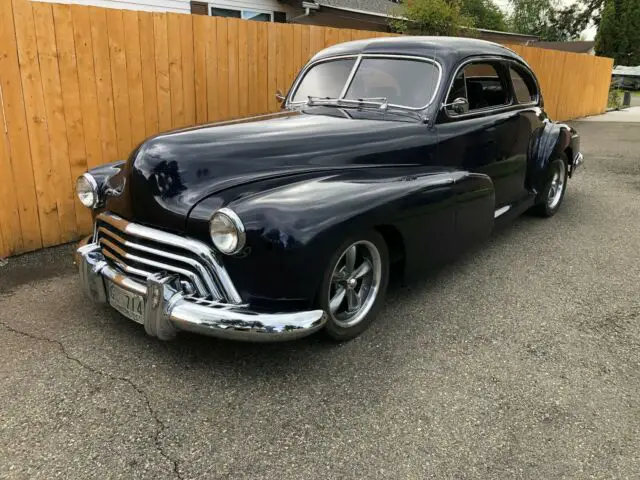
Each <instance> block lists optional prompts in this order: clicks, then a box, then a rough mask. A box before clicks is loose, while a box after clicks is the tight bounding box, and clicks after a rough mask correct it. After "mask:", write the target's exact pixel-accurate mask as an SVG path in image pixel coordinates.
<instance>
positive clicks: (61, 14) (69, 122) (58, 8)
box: [53, 4, 92, 234]
mask: <svg viewBox="0 0 640 480" xmlns="http://www.w3.org/2000/svg"><path fill="white" fill-rule="evenodd" d="M53 18H54V23H55V31H56V44H57V49H58V67H59V69H60V86H61V88H62V101H63V104H64V117H65V122H66V130H67V144H68V146H69V158H68V162H69V166H70V175H71V193H72V198H73V201H74V203H75V214H76V227H77V232H78V233H79V234H85V233H88V232H89V230H90V229H91V225H92V222H91V215H90V213H89V210H88V209H86V208H84V207H83V205H82V204H81V203H80V200H78V197H77V195H75V179H76V178H78V177H79V176H80V175H82V174H83V173H84V172H85V171H86V170H87V152H86V148H85V136H84V122H83V120H82V106H81V102H80V84H79V81H78V64H77V62H76V46H75V41H74V38H73V20H72V18H71V9H70V8H69V6H68V5H62V4H54V5H53Z"/></svg>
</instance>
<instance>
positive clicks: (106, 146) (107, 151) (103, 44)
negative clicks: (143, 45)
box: [89, 7, 118, 163]
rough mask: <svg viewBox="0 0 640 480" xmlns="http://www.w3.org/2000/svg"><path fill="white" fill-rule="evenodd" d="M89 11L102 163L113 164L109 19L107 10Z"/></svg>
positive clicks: (114, 139)
mask: <svg viewBox="0 0 640 480" xmlns="http://www.w3.org/2000/svg"><path fill="white" fill-rule="evenodd" d="M89 9H90V10H89V18H90V19H91V42H92V45H93V59H94V62H93V63H94V69H95V82H96V94H97V99H98V115H99V119H100V139H101V143H102V161H103V162H105V163H107V162H113V161H114V160H117V158H118V139H117V134H116V117H115V112H114V106H113V87H112V84H111V61H110V59H109V38H108V36H107V17H106V12H105V9H101V8H97V7H89Z"/></svg>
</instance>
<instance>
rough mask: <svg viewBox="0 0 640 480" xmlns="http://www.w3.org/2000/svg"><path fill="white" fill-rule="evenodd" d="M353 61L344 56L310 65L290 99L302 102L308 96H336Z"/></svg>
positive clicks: (349, 71)
mask: <svg viewBox="0 0 640 480" xmlns="http://www.w3.org/2000/svg"><path fill="white" fill-rule="evenodd" d="M354 63H355V59H354V58H345V59H342V60H333V61H330V62H324V63H319V64H318V65H316V66H315V67H312V68H311V69H310V70H309V71H308V72H307V73H306V74H305V76H304V78H303V79H302V81H301V82H300V84H299V85H298V89H297V90H296V93H295V95H294V97H293V100H292V101H293V102H304V101H306V100H307V98H308V97H309V96H311V97H323V98H324V97H329V98H338V97H339V96H340V93H342V89H343V88H344V86H345V84H346V83H347V78H348V77H349V73H351V69H352V68H353V65H354Z"/></svg>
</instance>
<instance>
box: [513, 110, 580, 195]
mask: <svg viewBox="0 0 640 480" xmlns="http://www.w3.org/2000/svg"><path fill="white" fill-rule="evenodd" d="M574 135H577V133H576V132H575V130H573V129H572V128H571V127H570V126H568V125H566V124H564V123H555V122H551V121H547V122H545V123H544V125H543V126H542V127H540V128H538V129H537V130H536V131H535V132H534V134H533V136H532V140H531V142H530V143H529V152H528V158H529V163H528V169H527V181H526V184H527V188H528V189H529V190H531V191H532V192H534V193H538V192H540V191H542V189H543V188H544V185H545V182H546V176H545V172H546V169H547V166H548V165H549V162H550V161H551V160H553V159H554V158H558V157H559V156H560V155H561V154H562V153H563V152H566V153H567V157H568V158H569V162H572V161H573V154H572V152H571V148H572V143H573V144H575V143H576V141H577V142H578V146H579V137H576V138H575V139H574V138H573V137H574Z"/></svg>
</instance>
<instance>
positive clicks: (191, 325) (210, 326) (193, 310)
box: [76, 240, 327, 342]
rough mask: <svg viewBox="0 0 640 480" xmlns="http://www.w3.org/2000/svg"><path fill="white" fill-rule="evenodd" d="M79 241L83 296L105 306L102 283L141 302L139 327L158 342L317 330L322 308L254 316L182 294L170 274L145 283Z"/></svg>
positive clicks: (274, 337) (286, 336)
mask: <svg viewBox="0 0 640 480" xmlns="http://www.w3.org/2000/svg"><path fill="white" fill-rule="evenodd" d="M87 241H88V240H85V241H84V242H83V243H81V246H80V247H79V248H78V250H77V251H76V262H77V264H78V269H79V273H80V280H81V282H82V286H83V289H84V291H85V294H86V295H87V296H88V297H89V298H91V299H92V300H94V301H96V302H98V303H107V291H106V283H105V279H108V280H109V281H111V282H113V283H115V284H116V285H118V286H119V287H121V288H123V289H125V290H128V291H130V292H132V293H136V294H138V295H142V296H143V297H144V298H145V311H144V315H143V320H144V328H145V330H146V332H147V333H148V334H149V335H152V336H155V337H158V338H159V339H161V340H170V339H172V338H174V337H175V335H176V333H177V330H186V331H191V332H195V333H200V334H204V335H210V336H213V337H220V338H229V339H234V340H248V341H258V342H260V341H267V342H269V341H279V340H290V339H294V338H299V337H304V336H307V335H310V334H312V333H314V332H315V331H317V330H319V329H320V328H322V327H323V326H324V324H325V322H326V319H327V317H326V314H325V312H323V311H322V310H311V311H307V312H293V313H276V314H272V313H259V312H254V311H251V310H249V309H248V308H247V307H246V306H243V305H231V304H223V303H219V302H213V301H207V300H199V299H197V298H193V297H188V296H185V295H184V294H183V293H182V292H181V291H179V290H178V289H177V288H176V287H177V284H176V280H177V277H176V275H172V274H165V273H158V274H154V275H152V276H151V277H149V278H148V279H147V281H146V284H145V283H141V282H140V281H139V280H138V279H135V280H134V279H132V278H129V277H127V276H125V275H123V274H122V273H120V271H118V270H116V269H115V268H113V267H111V266H110V265H109V264H108V263H107V261H106V260H105V257H104V255H103V254H102V252H101V251H100V247H99V245H98V244H95V243H87Z"/></svg>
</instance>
